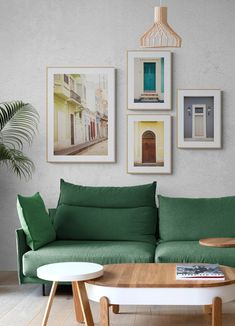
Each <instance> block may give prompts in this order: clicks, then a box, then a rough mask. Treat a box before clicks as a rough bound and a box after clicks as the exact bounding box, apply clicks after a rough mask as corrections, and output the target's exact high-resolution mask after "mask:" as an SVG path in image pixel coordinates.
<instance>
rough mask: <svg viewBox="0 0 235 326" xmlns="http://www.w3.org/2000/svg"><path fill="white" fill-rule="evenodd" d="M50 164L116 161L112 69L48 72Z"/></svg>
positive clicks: (82, 68)
mask: <svg viewBox="0 0 235 326" xmlns="http://www.w3.org/2000/svg"><path fill="white" fill-rule="evenodd" d="M47 88H48V90H47V96H48V103H47V118H48V123H47V158H48V161H49V162H114V161H115V69H114V68H112V67H68V68H65V67H49V68H48V69H47Z"/></svg>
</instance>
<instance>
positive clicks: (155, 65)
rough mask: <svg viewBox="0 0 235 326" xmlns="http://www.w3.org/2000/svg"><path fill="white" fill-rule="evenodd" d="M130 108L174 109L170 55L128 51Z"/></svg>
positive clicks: (128, 102)
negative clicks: (172, 103) (172, 106)
mask: <svg viewBox="0 0 235 326" xmlns="http://www.w3.org/2000/svg"><path fill="white" fill-rule="evenodd" d="M127 106H128V109H131V110H171V52H170V51H128V52H127Z"/></svg>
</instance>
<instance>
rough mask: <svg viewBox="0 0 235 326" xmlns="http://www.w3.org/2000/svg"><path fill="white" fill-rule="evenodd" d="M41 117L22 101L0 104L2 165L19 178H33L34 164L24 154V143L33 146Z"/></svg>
mask: <svg viewBox="0 0 235 326" xmlns="http://www.w3.org/2000/svg"><path fill="white" fill-rule="evenodd" d="M38 121H39V115H38V113H37V111H36V110H35V109H34V108H33V106H32V105H30V104H25V103H23V102H22V101H14V102H10V103H1V104H0V164H5V165H6V166H7V167H8V168H10V170H12V171H13V172H14V173H16V175H17V176H19V177H22V176H23V177H25V178H26V179H28V178H30V177H31V176H32V171H33V170H34V164H33V162H32V161H31V160H30V159H29V158H28V157H27V156H25V155H24V154H23V153H22V149H23V145H24V143H25V142H26V143H28V144H31V143H32V140H33V137H34V135H35V131H36V130H37V125H38Z"/></svg>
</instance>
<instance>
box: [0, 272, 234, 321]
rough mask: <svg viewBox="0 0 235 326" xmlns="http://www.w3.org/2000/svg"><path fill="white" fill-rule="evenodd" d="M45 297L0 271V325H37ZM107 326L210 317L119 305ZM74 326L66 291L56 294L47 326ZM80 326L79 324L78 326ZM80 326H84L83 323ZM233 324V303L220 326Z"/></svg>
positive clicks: (194, 311)
mask: <svg viewBox="0 0 235 326" xmlns="http://www.w3.org/2000/svg"><path fill="white" fill-rule="evenodd" d="M47 299H48V297H43V296H42V294H41V286H35V285H23V286H19V285H18V283H17V277H16V273H15V272H0V325H1V326H13V325H14V326H16V325H17V326H26V325H30V326H39V325H41V321H42V317H43V313H44V309H45V307H46V302H47ZM91 309H92V313H93V317H94V321H95V325H97V326H98V325H99V305H98V304H97V303H93V302H92V303H91ZM110 317H111V326H156V325H158V326H161V325H162V326H209V325H211V317H210V315H206V314H204V313H203V310H202V308H201V307H195V306H192V307H185V306H182V307H180V306H174V307H169V306H162V307H159V306H157V307H155V306H138V307H137V306H121V308H120V313H119V314H118V315H115V314H113V313H110ZM54 325H55V326H75V325H77V326H78V325H79V324H77V323H76V322H75V318H74V309H73V301H72V296H71V294H70V292H65V291H63V292H61V291H59V293H58V294H57V295H56V297H55V301H54V304H53V306H52V310H51V314H50V317H49V321H48V326H54ZM80 325H82V324H80ZM83 325H84V324H83ZM234 325H235V301H234V302H231V303H227V304H225V305H224V306H223V326H234Z"/></svg>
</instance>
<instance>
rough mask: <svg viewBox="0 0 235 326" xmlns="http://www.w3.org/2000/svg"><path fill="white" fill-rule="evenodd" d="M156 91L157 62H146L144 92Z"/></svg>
mask: <svg viewBox="0 0 235 326" xmlns="http://www.w3.org/2000/svg"><path fill="white" fill-rule="evenodd" d="M155 91H156V62H144V92H155Z"/></svg>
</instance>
